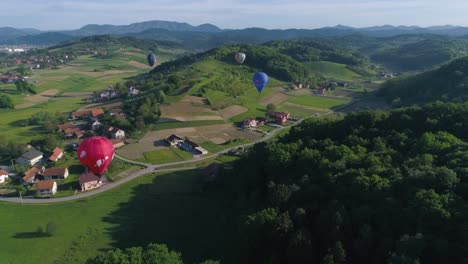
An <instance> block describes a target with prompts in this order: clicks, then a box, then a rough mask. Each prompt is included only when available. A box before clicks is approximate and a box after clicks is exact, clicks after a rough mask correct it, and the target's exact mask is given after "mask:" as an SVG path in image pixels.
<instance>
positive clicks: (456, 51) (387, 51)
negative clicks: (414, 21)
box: [332, 34, 468, 71]
mask: <svg viewBox="0 0 468 264" xmlns="http://www.w3.org/2000/svg"><path fill="white" fill-rule="evenodd" d="M332 41H333V42H335V43H336V45H338V46H341V47H346V48H348V49H350V50H352V51H353V52H354V53H358V54H361V55H362V56H366V57H368V58H369V59H370V61H372V62H375V63H380V64H382V65H383V66H385V67H387V68H389V69H391V70H394V71H421V70H428V69H433V68H434V67H437V66H440V65H441V64H443V63H448V62H450V61H451V60H453V59H456V58H459V57H462V56H466V55H467V54H468V40H466V39H464V38H453V37H447V36H437V35H430V34H417V35H398V36H392V37H370V36H365V35H360V34H353V35H347V36H342V37H334V38H332Z"/></svg>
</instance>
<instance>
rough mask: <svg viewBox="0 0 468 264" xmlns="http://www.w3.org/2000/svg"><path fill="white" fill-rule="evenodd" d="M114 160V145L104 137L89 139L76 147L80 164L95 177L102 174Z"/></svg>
mask: <svg viewBox="0 0 468 264" xmlns="http://www.w3.org/2000/svg"><path fill="white" fill-rule="evenodd" d="M113 158H114V145H113V144H112V142H111V141H110V140H109V139H107V138H105V137H90V138H87V139H85V140H83V142H81V144H80V146H79V147H78V159H79V160H80V162H81V164H83V165H85V166H86V167H88V170H89V171H90V172H92V173H94V174H96V175H99V176H100V175H101V174H102V173H104V172H105V171H106V169H107V167H108V166H109V164H110V163H111V161H112V159H113Z"/></svg>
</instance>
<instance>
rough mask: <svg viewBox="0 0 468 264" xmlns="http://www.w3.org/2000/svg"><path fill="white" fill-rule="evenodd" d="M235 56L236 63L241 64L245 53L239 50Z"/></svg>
mask: <svg viewBox="0 0 468 264" xmlns="http://www.w3.org/2000/svg"><path fill="white" fill-rule="evenodd" d="M235 58H236V61H237V63H239V64H242V63H243V62H244V60H245V54H244V53H241V52H239V53H237V54H236V56H235Z"/></svg>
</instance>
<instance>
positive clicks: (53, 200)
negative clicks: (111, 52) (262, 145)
mask: <svg viewBox="0 0 468 264" xmlns="http://www.w3.org/2000/svg"><path fill="white" fill-rule="evenodd" d="M331 113H333V111H329V112H326V113H323V114H320V115H317V116H312V117H307V118H301V119H299V120H298V121H296V122H295V123H294V124H293V125H292V126H296V125H298V124H300V123H301V122H302V121H304V120H305V119H308V118H313V117H320V116H326V115H329V114H331ZM287 128H289V127H279V128H276V129H274V130H272V131H270V132H269V133H267V134H266V135H265V136H264V137H263V138H261V139H260V140H257V141H255V142H251V143H247V144H243V145H239V146H235V147H232V148H228V149H225V150H222V151H219V152H217V153H214V154H211V155H206V156H201V157H196V158H193V159H191V160H185V161H178V162H171V163H164V164H157V165H156V164H148V163H143V162H137V161H133V160H129V159H126V158H124V157H122V156H119V155H117V154H115V158H118V159H120V160H122V161H125V162H128V163H132V164H135V165H139V166H144V167H146V168H144V169H142V170H139V171H137V172H134V173H132V174H131V175H130V176H128V177H125V178H123V179H121V180H119V181H116V182H109V183H105V184H104V185H103V186H102V187H101V188H99V189H95V190H92V191H88V192H80V193H78V194H76V195H73V196H67V197H59V198H48V199H37V198H30V197H25V198H20V197H0V202H10V203H21V204H45V203H59V202H67V201H73V200H77V199H82V198H86V197H89V196H93V195H96V194H99V193H103V192H106V191H108V190H111V189H114V188H115V187H117V186H120V185H122V184H125V183H127V182H129V181H131V180H133V179H135V178H138V177H140V176H142V175H146V174H148V173H153V172H170V171H182V170H193V169H196V168H197V167H179V168H171V169H164V168H163V169H159V168H161V167H166V166H174V165H183V164H189V163H194V162H199V161H202V160H206V159H210V158H214V157H217V156H219V155H223V154H226V153H228V152H229V151H231V150H235V149H238V148H245V147H249V146H253V145H254V144H256V143H259V142H263V141H267V140H269V139H271V138H273V137H274V136H275V135H277V134H278V133H279V132H280V131H281V130H283V129H287Z"/></svg>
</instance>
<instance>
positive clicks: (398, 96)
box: [378, 57, 468, 106]
mask: <svg viewBox="0 0 468 264" xmlns="http://www.w3.org/2000/svg"><path fill="white" fill-rule="evenodd" d="M467 86H468V57H465V58H461V59H458V60H455V61H453V62H451V63H450V64H447V65H444V66H442V67H441V68H439V69H437V70H434V71H429V72H425V73H422V74H419V75H414V76H408V77H402V78H398V79H393V80H389V81H387V82H386V83H385V84H384V85H382V88H381V89H380V90H379V92H378V95H380V96H384V97H386V98H387V99H388V100H389V101H391V102H393V104H394V105H395V106H400V105H408V104H413V103H425V102H431V101H436V100H443V101H458V102H463V101H465V100H466V99H467V98H468V93H467V90H466V87H467Z"/></svg>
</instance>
